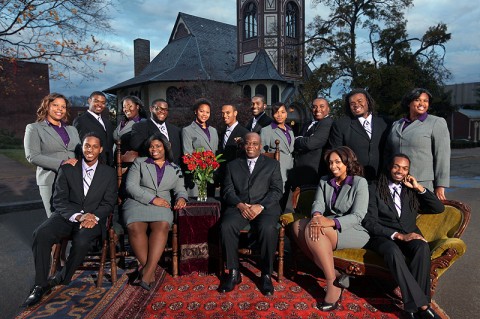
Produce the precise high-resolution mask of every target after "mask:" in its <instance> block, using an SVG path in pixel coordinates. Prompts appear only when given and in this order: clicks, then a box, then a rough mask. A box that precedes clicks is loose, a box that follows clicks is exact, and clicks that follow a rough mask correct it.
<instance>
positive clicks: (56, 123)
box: [23, 93, 80, 217]
mask: <svg viewBox="0 0 480 319" xmlns="http://www.w3.org/2000/svg"><path fill="white" fill-rule="evenodd" d="M69 111H70V102H69V101H68V100H67V98H66V97H65V96H63V95H62V94H58V93H51V94H49V95H47V96H46V97H44V98H43V100H42V102H41V103H40V106H39V108H38V109H37V121H36V122H35V123H32V124H28V125H27V127H26V129H25V138H24V142H23V143H24V148H25V157H26V159H27V161H28V162H30V163H32V164H34V165H36V166H37V174H36V175H37V185H38V188H39V190H40V196H41V197H42V201H43V206H44V207H45V211H46V213H47V217H50V216H51V215H52V194H53V184H54V182H55V178H56V177H57V172H58V169H59V168H60V166H61V165H65V164H70V165H75V164H76V163H77V159H76V158H75V149H76V148H77V146H79V145H80V137H79V136H78V132H77V129H76V128H75V127H73V126H70V125H66V124H65V122H67V121H68V117H69Z"/></svg>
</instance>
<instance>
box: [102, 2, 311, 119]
mask: <svg viewBox="0 0 480 319" xmlns="http://www.w3.org/2000/svg"><path fill="white" fill-rule="evenodd" d="M304 34H305V1H304V0H237V26H234V25H230V24H225V23H221V22H218V21H213V20H209V19H204V18H200V17H196V16H192V15H189V14H186V13H182V12H180V13H179V14H178V16H177V19H176V21H175V25H174V27H173V29H172V32H171V35H170V38H169V41H168V44H167V46H166V47H165V48H163V50H161V52H160V53H159V54H158V55H157V56H156V57H155V58H154V59H153V60H152V61H151V62H149V63H147V62H146V61H150V56H149V52H150V43H149V41H148V40H144V39H136V40H135V41H134V47H135V48H134V61H135V62H134V64H135V66H134V69H135V75H134V77H133V78H131V79H129V80H127V81H123V82H121V83H118V84H116V85H114V86H112V87H110V88H108V89H107V90H106V92H108V93H111V94H115V95H117V99H118V101H120V100H121V99H122V98H123V97H124V96H126V95H136V96H138V97H140V98H141V99H142V100H143V102H144V103H145V104H146V105H149V104H150V102H151V101H153V100H154V99H157V98H163V99H166V100H167V101H169V102H170V105H171V107H172V108H175V107H178V106H179V105H178V104H179V103H175V102H176V101H178V98H176V97H178V96H179V95H181V94H182V93H185V92H186V91H189V92H190V93H191V92H192V91H193V92H195V94H194V95H197V97H201V96H205V95H206V93H205V90H204V87H205V86H206V85H209V84H208V83H221V84H223V85H224V84H228V85H229V86H231V88H232V92H233V93H232V95H236V96H238V97H245V98H246V99H250V98H251V97H252V96H253V95H255V94H262V95H264V96H265V97H266V99H267V104H268V105H271V104H273V103H275V102H278V101H282V102H285V103H287V104H288V105H289V104H290V103H291V102H292V101H293V98H294V96H295V95H296V94H298V90H299V86H300V84H301V83H302V81H303V79H304V78H305V77H306V76H307V74H308V71H309V70H308V67H306V65H305V48H304V44H303V43H304ZM233 98H234V97H233V96H232V99H233ZM297 108H299V106H295V105H292V106H290V110H291V116H290V117H292V121H294V122H295V121H297V122H298V121H299V120H300V119H296V117H299V114H304V112H301V111H300V110H297ZM119 111H121V106H120V105H119ZM118 113H120V112H118ZM308 115H309V114H307V116H308Z"/></svg>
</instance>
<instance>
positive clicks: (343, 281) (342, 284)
mask: <svg viewBox="0 0 480 319" xmlns="http://www.w3.org/2000/svg"><path fill="white" fill-rule="evenodd" d="M350 278H355V277H353V276H349V275H347V274H341V275H340V276H338V277H337V278H336V279H335V281H334V282H333V284H334V285H335V286H337V287H338V288H344V289H348V287H350Z"/></svg>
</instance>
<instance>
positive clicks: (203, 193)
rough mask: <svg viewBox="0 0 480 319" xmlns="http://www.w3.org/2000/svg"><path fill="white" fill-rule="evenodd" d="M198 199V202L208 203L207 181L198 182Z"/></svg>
mask: <svg viewBox="0 0 480 319" xmlns="http://www.w3.org/2000/svg"><path fill="white" fill-rule="evenodd" d="M197 187H198V197H197V201H199V202H206V201H207V181H198V182H197Z"/></svg>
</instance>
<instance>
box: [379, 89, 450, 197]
mask: <svg viewBox="0 0 480 319" xmlns="http://www.w3.org/2000/svg"><path fill="white" fill-rule="evenodd" d="M431 100H432V94H430V92H428V91H427V90H425V89H421V88H416V89H413V90H412V91H411V92H409V93H407V94H406V95H405V96H404V97H403V99H402V102H401V107H402V109H404V110H405V112H406V116H405V117H404V118H402V119H400V120H398V121H396V122H395V123H393V125H392V129H391V131H390V134H389V135H388V138H387V153H388V155H389V157H390V158H391V157H392V156H393V155H394V154H396V153H402V154H405V155H407V156H408V157H409V158H410V159H411V165H410V172H411V174H412V175H413V176H415V177H416V178H417V180H418V182H419V183H420V184H422V185H423V186H425V187H426V188H428V189H429V190H431V191H434V192H435V195H437V197H438V198H439V199H446V197H445V187H449V186H450V133H449V132H448V127H447V122H446V121H445V119H444V118H442V117H438V116H435V115H431V114H428V113H427V111H428V108H429V106H430V101H431Z"/></svg>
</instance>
